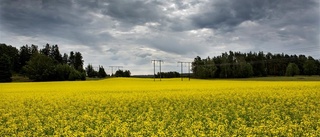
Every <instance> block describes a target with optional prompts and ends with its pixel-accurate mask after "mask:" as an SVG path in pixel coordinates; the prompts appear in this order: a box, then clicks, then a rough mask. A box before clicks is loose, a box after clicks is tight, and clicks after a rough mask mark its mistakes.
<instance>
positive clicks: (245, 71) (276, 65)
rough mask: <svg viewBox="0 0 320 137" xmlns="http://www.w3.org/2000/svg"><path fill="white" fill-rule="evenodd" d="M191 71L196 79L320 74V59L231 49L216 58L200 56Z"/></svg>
mask: <svg viewBox="0 0 320 137" xmlns="http://www.w3.org/2000/svg"><path fill="white" fill-rule="evenodd" d="M192 72H193V77H195V78H247V77H265V76H294V75H320V60H317V59H314V58H313V57H311V56H308V57H307V56H305V55H288V54H284V53H282V54H271V53H267V54H264V53H263V52H258V53H256V52H249V53H241V52H233V51H229V53H227V52H225V53H222V55H220V56H215V57H213V58H210V57H207V58H204V59H201V58H200V57H199V56H197V57H196V58H194V61H193V62H192Z"/></svg>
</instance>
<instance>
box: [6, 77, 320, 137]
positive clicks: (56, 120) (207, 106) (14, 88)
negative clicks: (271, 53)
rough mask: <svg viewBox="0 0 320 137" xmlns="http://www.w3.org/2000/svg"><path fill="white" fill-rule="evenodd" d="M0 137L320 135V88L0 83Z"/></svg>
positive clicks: (173, 82) (116, 81)
mask: <svg viewBox="0 0 320 137" xmlns="http://www.w3.org/2000/svg"><path fill="white" fill-rule="evenodd" d="M0 102H1V103H0V136H1V137H3V136H51V135H53V136H320V82H306V81H305V82H302V81H290V82H289V81H286V82H285V81H283V82H281V81H278V82H272V81H269V82H267V81H234V80H194V79H192V80H191V81H180V79H164V80H163V81H161V82H160V81H156V82H154V81H153V79H137V78H112V79H106V80H100V81H76V82H39V83H2V84H0Z"/></svg>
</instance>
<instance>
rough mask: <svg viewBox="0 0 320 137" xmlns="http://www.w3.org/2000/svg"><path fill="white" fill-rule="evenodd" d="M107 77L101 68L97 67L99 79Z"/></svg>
mask: <svg viewBox="0 0 320 137" xmlns="http://www.w3.org/2000/svg"><path fill="white" fill-rule="evenodd" d="M106 76H107V73H106V72H105V71H104V68H103V66H99V77H100V78H105V77H106Z"/></svg>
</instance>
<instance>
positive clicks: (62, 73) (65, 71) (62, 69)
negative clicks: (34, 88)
mask: <svg viewBox="0 0 320 137" xmlns="http://www.w3.org/2000/svg"><path fill="white" fill-rule="evenodd" d="M71 71H73V68H72V67H70V66H69V65H67V64H58V65H56V66H55V72H54V73H55V80H68V79H69V75H70V73H71Z"/></svg>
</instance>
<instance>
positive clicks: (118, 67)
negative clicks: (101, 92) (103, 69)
mask: <svg viewBox="0 0 320 137" xmlns="http://www.w3.org/2000/svg"><path fill="white" fill-rule="evenodd" d="M109 67H110V68H111V76H113V68H117V70H120V68H123V66H109Z"/></svg>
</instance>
